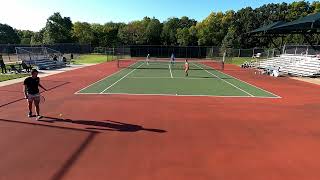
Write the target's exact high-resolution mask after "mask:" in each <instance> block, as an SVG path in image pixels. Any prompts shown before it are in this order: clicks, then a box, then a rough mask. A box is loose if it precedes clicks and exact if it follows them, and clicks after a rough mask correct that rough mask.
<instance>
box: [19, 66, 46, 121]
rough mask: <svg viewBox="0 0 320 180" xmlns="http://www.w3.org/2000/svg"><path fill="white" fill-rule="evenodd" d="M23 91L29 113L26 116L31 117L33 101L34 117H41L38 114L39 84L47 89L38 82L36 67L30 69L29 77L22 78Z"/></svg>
mask: <svg viewBox="0 0 320 180" xmlns="http://www.w3.org/2000/svg"><path fill="white" fill-rule="evenodd" d="M23 85H24V86H23V91H24V94H25V98H26V99H27V100H28V107H29V114H28V117H33V115H32V104H33V102H34V105H35V107H36V113H37V114H36V118H37V120H39V119H41V116H40V91H39V86H40V87H41V88H42V89H44V90H45V91H47V89H46V88H44V87H43V86H42V85H41V84H40V78H39V77H38V71H37V70H36V69H33V70H32V71H31V77H28V78H26V79H25V80H24V83H23Z"/></svg>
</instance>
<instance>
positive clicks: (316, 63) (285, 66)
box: [259, 54, 320, 77]
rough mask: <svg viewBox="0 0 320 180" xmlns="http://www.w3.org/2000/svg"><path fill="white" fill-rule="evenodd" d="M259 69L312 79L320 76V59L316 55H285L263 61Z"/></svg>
mask: <svg viewBox="0 0 320 180" xmlns="http://www.w3.org/2000/svg"><path fill="white" fill-rule="evenodd" d="M259 68H261V69H269V68H276V69H279V72H280V73H282V74H288V75H292V76H305V77H311V76H317V75H320V59H319V58H318V57H316V56H314V55H311V56H308V55H291V54H283V55H280V56H279V57H274V58H269V59H266V60H263V61H261V62H260V63H259Z"/></svg>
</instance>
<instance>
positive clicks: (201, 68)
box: [195, 64, 254, 97]
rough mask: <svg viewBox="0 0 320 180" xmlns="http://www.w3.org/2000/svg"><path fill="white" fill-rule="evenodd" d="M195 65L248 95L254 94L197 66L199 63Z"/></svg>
mask: <svg viewBox="0 0 320 180" xmlns="http://www.w3.org/2000/svg"><path fill="white" fill-rule="evenodd" d="M195 65H196V66H197V67H199V68H201V69H203V70H205V71H206V72H207V73H209V74H211V75H213V76H215V77H216V78H218V79H220V80H221V81H224V82H225V83H227V84H229V85H231V86H233V87H235V88H237V89H239V90H240V91H242V92H244V93H246V94H248V95H250V96H252V97H254V95H252V94H250V93H248V92H247V91H245V90H243V89H241V88H239V87H238V86H236V85H234V84H232V83H230V82H228V81H226V80H224V79H222V78H220V77H219V76H217V75H215V74H213V73H211V72H210V71H208V70H206V69H204V68H203V67H201V66H199V65H197V64H195Z"/></svg>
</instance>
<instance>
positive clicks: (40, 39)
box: [30, 28, 45, 45]
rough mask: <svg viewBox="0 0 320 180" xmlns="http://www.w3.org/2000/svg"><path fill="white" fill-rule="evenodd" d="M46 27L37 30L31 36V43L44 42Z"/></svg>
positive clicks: (38, 43)
mask: <svg viewBox="0 0 320 180" xmlns="http://www.w3.org/2000/svg"><path fill="white" fill-rule="evenodd" d="M44 31H45V29H44V28H43V29H41V30H40V31H39V32H36V33H34V34H33V36H32V37H31V42H30V44H31V45H40V44H43V34H44Z"/></svg>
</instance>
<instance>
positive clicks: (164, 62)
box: [118, 58, 223, 70]
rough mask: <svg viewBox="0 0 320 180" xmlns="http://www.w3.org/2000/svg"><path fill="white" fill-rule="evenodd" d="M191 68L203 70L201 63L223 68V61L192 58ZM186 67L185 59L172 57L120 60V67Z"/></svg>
mask: <svg viewBox="0 0 320 180" xmlns="http://www.w3.org/2000/svg"><path fill="white" fill-rule="evenodd" d="M188 63H189V67H190V70H203V67H204V66H199V65H201V64H204V65H208V66H211V67H214V68H215V69H222V68H223V64H222V61H214V60H199V59H191V60H188ZM184 67H185V59H176V60H175V61H174V62H172V61H171V60H170V59H163V58H161V59H154V58H152V59H150V60H148V61H147V60H141V59H140V60H139V59H130V60H118V68H128V69H176V70H183V69H184Z"/></svg>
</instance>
